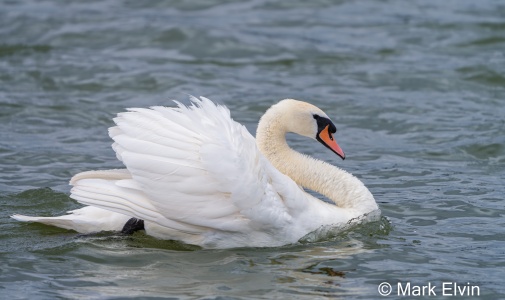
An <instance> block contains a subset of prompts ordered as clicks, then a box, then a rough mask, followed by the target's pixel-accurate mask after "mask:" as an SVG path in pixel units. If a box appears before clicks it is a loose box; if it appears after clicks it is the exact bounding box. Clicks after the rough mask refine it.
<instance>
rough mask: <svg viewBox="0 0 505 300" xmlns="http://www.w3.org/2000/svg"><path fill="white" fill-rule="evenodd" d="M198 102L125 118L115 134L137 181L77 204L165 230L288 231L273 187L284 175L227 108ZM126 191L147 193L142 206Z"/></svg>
mask: <svg viewBox="0 0 505 300" xmlns="http://www.w3.org/2000/svg"><path fill="white" fill-rule="evenodd" d="M192 101H193V105H191V106H189V107H186V106H184V105H181V104H179V105H178V106H177V107H175V108H168V107H159V106H158V107H152V108H151V109H130V110H129V111H128V112H125V113H121V114H119V115H118V117H117V118H115V119H114V121H115V123H116V124H117V126H116V127H113V128H111V129H110V131H109V133H110V136H111V138H112V139H113V140H114V145H113V148H114V150H115V151H116V154H117V157H118V158H119V159H120V160H122V161H123V163H124V164H125V166H126V168H127V169H128V172H129V173H130V174H131V179H125V178H123V180H126V181H123V180H122V181H119V182H118V183H115V187H114V190H113V191H112V193H113V195H112V196H113V197H109V196H107V195H104V196H102V197H101V199H99V200H96V199H95V200H93V199H91V198H92V196H91V195H87V194H86V190H85V189H84V188H83V192H82V193H81V194H80V195H78V196H77V197H74V198H75V199H77V200H78V201H80V202H83V203H86V204H89V205H95V206H101V207H103V208H106V209H112V210H115V211H119V210H121V211H123V212H124V213H127V214H129V215H132V216H135V217H138V218H143V219H147V220H151V221H153V222H156V223H158V224H160V225H162V226H164V225H163V223H164V222H165V221H163V220H164V219H167V220H171V221H174V222H178V223H184V224H190V225H192V226H196V227H198V228H210V229H218V230H225V231H242V232H247V231H248V230H256V229H258V228H263V229H270V230H277V229H280V228H284V227H285V226H286V225H287V224H288V223H289V222H291V216H290V214H289V212H288V208H287V207H286V205H285V203H284V201H283V196H282V195H280V194H279V193H277V192H276V189H275V188H274V186H273V185H272V179H271V173H272V172H274V173H275V171H277V170H271V169H273V167H272V166H271V165H270V164H269V162H268V161H267V160H266V159H265V158H264V157H263V156H262V155H261V153H260V152H259V151H258V149H257V147H256V142H255V139H254V137H252V136H251V134H250V133H249V132H248V131H247V129H246V128H245V127H244V126H242V125H240V124H239V123H237V122H235V121H233V120H232V119H231V117H230V112H229V111H228V109H227V108H225V107H224V106H219V105H216V104H214V103H213V102H211V101H210V100H208V99H206V98H203V97H202V98H201V99H196V98H192ZM132 181H133V182H132ZM121 182H122V183H121ZM96 184H98V183H95V182H93V183H92V182H88V185H91V186H95V185H96ZM102 184H103V182H102ZM83 186H84V185H83ZM131 187H133V188H131ZM116 188H117V189H119V190H115V189H116ZM125 189H126V190H127V191H128V192H130V191H135V190H137V191H139V193H140V194H141V195H144V198H142V201H141V203H136V202H135V201H138V200H132V199H131V198H129V197H128V196H127V195H126V194H124V193H123V194H121V192H123V191H124V190H125ZM88 192H92V191H90V190H89V189H88ZM118 194H121V195H122V196H120V197H115V196H117V195H118ZM84 198H85V199H84ZM136 199H140V198H139V197H137V198H136ZM145 202H149V204H147V203H145ZM140 204H142V205H143V206H142V205H140ZM139 208H141V209H139ZM142 209H144V210H142ZM153 211H154V212H156V213H158V214H159V215H161V216H162V217H160V216H158V215H156V216H154V215H151V214H152V212H153Z"/></svg>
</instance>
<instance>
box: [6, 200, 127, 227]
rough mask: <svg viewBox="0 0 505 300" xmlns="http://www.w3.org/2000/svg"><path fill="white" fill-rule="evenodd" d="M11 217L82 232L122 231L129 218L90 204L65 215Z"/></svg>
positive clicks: (16, 215)
mask: <svg viewBox="0 0 505 300" xmlns="http://www.w3.org/2000/svg"><path fill="white" fill-rule="evenodd" d="M11 218H13V219H15V220H18V221H21V222H37V223H42V224H46V225H51V226H56V227H60V228H64V229H68V230H74V231H77V232H79V233H84V234H89V233H95V232H99V231H122V230H123V229H124V228H125V225H127V223H128V221H129V220H130V219H131V217H129V216H126V215H123V214H119V213H115V212H111V211H108V210H105V209H101V208H98V207H92V206H86V207H83V208H80V209H76V210H72V211H69V212H68V214H67V215H63V216H58V217H31V216H24V215H18V214H15V215H12V216H11Z"/></svg>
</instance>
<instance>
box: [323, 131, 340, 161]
mask: <svg viewBox="0 0 505 300" xmlns="http://www.w3.org/2000/svg"><path fill="white" fill-rule="evenodd" d="M329 127H330V125H327V126H326V127H325V128H324V129H323V130H321V132H319V134H318V137H319V141H320V142H321V143H322V144H323V145H325V146H326V147H328V148H330V150H331V151H333V152H335V153H336V154H337V155H338V156H340V157H341V158H342V159H345V154H344V151H342V148H340V146H339V145H338V144H337V141H335V139H334V138H333V135H332V134H331V133H330V131H329V130H328V128H329Z"/></svg>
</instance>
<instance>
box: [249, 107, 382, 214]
mask: <svg viewBox="0 0 505 300" xmlns="http://www.w3.org/2000/svg"><path fill="white" fill-rule="evenodd" d="M284 124H285V122H284V120H283V119H282V116H280V115H278V114H276V113H275V112H272V111H271V110H269V111H267V113H265V115H264V116H263V117H262V118H261V120H260V122H259V124H258V130H257V133H256V143H257V145H258V148H259V150H260V151H261V153H262V154H263V155H265V156H266V157H267V158H268V160H269V161H270V163H272V165H273V166H274V167H275V168H276V169H278V170H279V171H280V172H282V173H284V174H285V175H287V176H289V177H290V178H291V179H293V180H294V181H295V182H296V183H297V184H298V185H301V186H302V187H305V188H308V189H310V190H313V191H315V192H318V193H320V194H322V195H324V196H326V197H327V198H329V199H330V200H332V201H333V202H334V203H335V204H336V205H337V206H338V207H341V208H346V209H357V210H361V211H367V212H368V211H370V210H373V208H374V207H375V208H376V207H377V204H376V203H375V200H374V198H373V196H372V194H371V193H370V191H368V189H367V188H366V187H365V185H364V184H363V183H362V182H361V181H360V180H359V179H357V178H356V177H354V176H353V175H351V174H350V173H348V172H346V171H344V170H342V169H340V168H337V167H335V166H333V165H331V164H328V163H326V162H323V161H321V160H318V159H314V158H311V157H309V156H307V155H304V154H301V153H299V152H297V151H295V150H293V149H291V148H290V147H289V145H288V143H287V142H286V133H287V130H286V127H285V125H284Z"/></svg>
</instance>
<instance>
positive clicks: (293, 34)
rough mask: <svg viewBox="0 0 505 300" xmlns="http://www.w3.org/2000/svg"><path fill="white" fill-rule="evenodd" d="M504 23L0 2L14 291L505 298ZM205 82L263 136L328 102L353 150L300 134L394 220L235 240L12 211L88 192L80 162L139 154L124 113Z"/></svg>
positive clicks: (414, 10) (5, 238)
mask: <svg viewBox="0 0 505 300" xmlns="http://www.w3.org/2000/svg"><path fill="white" fill-rule="evenodd" d="M504 32H505V4H504V2H503V1H500V0H495V1H493V0H484V1H464V0H461V1H421V0H419V1H400V0H398V1H394V0H390V1H371V0H369V1H345V0H341V1H323V0H319V1H260V0H258V1H241V2H238V1H237V2H234V1H220V0H215V1H112V0H109V1H51V0H47V1H35V0H27V1H1V2H0V170H1V172H0V263H1V268H0V294H1V298H3V299H55V298H57V299H119V298H121V299H123V298H144V299H146V298H149V299H153V298H180V299H271V298H276V299H324V298H341V299H377V298H379V297H381V296H380V294H379V291H378V286H379V284H380V283H382V282H388V283H390V284H391V285H392V286H393V291H392V294H391V295H390V296H389V297H386V298H385V299H387V298H391V299H394V298H401V297H399V296H398V295H397V290H396V287H397V283H398V282H402V283H407V282H410V283H411V284H412V285H428V284H432V285H435V286H437V288H436V289H435V292H436V297H435V296H433V295H431V296H433V297H430V298H441V299H442V298H444V299H445V298H449V297H448V296H444V295H442V289H441V285H442V284H443V282H455V283H458V284H459V285H461V286H465V285H468V286H478V287H479V288H480V294H479V295H480V296H479V298H481V299H500V298H504V297H505V287H504V285H503V283H504V281H503V278H505V250H504V249H505V232H504V228H505V221H504V214H505V205H504V195H505V187H504V181H505V168H504V166H505V102H504V99H505V53H504V51H505V38H504V37H505V35H504ZM187 94H193V95H196V96H199V95H203V96H206V97H209V98H211V99H213V100H214V101H217V102H219V103H223V104H225V105H227V106H228V107H229V108H230V110H231V112H232V116H233V118H234V119H235V120H236V121H238V122H240V123H243V124H245V125H246V127H247V128H248V129H249V130H250V131H251V132H252V133H254V132H255V128H256V123H257V121H258V119H259V117H260V116H261V115H262V113H263V112H264V111H265V110H266V109H267V108H268V107H269V106H270V105H272V104H274V103H276V102H277V101H278V100H280V99H284V98H295V99H302V100H306V101H309V102H311V103H313V104H315V105H317V106H319V107H320V108H322V109H323V110H324V111H325V112H326V113H327V114H328V115H330V116H331V117H332V119H333V120H334V122H335V123H336V125H337V127H338V132H337V135H336V137H337V140H338V141H339V144H340V145H341V146H342V148H343V149H344V151H345V152H346V154H347V159H346V160H345V161H341V160H340V159H339V158H338V157H337V156H336V155H333V154H332V153H331V152H329V151H328V150H327V149H326V148H324V147H323V146H321V145H319V144H317V143H316V142H314V141H310V140H306V139H302V138H297V137H292V136H290V137H289V138H290V143H291V144H292V146H293V147H295V148H296V149H297V150H299V151H302V152H304V153H307V154H310V155H313V156H315V157H318V158H320V159H324V160H326V161H328V162H330V163H333V164H336V165H338V166H340V167H342V168H344V169H346V170H348V171H350V172H352V173H353V174H355V175H356V176H358V177H359V178H360V179H361V180H362V181H363V182H364V183H365V184H366V185H367V186H368V187H369V189H370V190H371V191H372V193H373V194H374V195H375V197H376V200H377V202H378V204H379V206H380V208H381V210H382V215H383V218H382V219H381V220H380V221H378V222H373V223H369V224H366V225H362V226H359V227H357V228H352V229H350V230H349V231H346V232H343V233H340V234H337V235H332V236H329V237H327V238H325V239H324V240H322V241H319V242H300V243H298V244H296V245H289V246H285V247H280V248H264V249H254V248H241V249H230V250H202V249H198V248H196V247H192V246H188V245H182V244H180V243H177V242H172V241H158V240H156V239H153V238H149V237H147V236H145V235H143V234H142V233H136V234H134V235H133V236H121V235H117V234H113V233H100V234H97V235H91V236H83V235H78V234H76V233H74V232H71V231H66V230H62V229H57V228H53V227H48V226H43V225H36V224H23V223H18V222H16V221H14V220H12V219H10V218H9V215H11V214H13V213H21V214H27V215H46V216H48V215H58V214H62V213H64V212H65V211H67V210H70V209H74V208H77V207H80V206H79V204H77V203H76V202H74V201H73V200H71V199H70V198H69V197H68V194H69V186H68V185H67V184H68V180H69V179H70V177H71V176H72V175H73V174H76V173H78V172H81V171H85V170H92V169H110V168H118V167H121V164H120V163H119V162H118V161H117V159H116V158H115V155H114V152H113V151H112V149H111V148H110V144H111V140H110V139H109V137H108V135H107V128H108V127H110V126H112V124H113V123H112V120H111V119H112V118H113V117H114V116H115V114H116V113H118V112H121V111H123V110H124V109H125V108H127V107H148V106H150V105H170V104H171V103H170V101H169V100H170V99H178V100H181V101H186V99H187ZM186 103H187V102H186ZM425 296H426V295H425ZM452 298H454V297H452ZM469 298H472V297H469ZM475 298H477V297H475Z"/></svg>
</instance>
